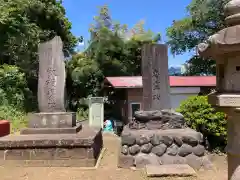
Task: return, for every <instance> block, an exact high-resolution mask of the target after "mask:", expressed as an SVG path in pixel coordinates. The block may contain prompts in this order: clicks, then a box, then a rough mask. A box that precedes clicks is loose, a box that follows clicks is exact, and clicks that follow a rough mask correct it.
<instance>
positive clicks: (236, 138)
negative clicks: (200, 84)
mask: <svg viewBox="0 0 240 180" xmlns="http://www.w3.org/2000/svg"><path fill="white" fill-rule="evenodd" d="M224 12H225V15H226V19H225V23H226V25H227V27H226V28H225V29H223V30H220V31H219V32H217V33H216V34H214V35H212V36H210V37H209V38H208V40H207V41H206V42H204V43H201V44H199V45H198V47H197V48H198V52H199V55H200V56H202V57H205V58H212V59H214V60H216V70H217V71H216V72H217V75H216V78H217V86H216V92H214V93H211V94H210V95H209V96H208V101H209V103H210V104H212V105H213V106H215V107H217V108H218V109H219V110H221V111H223V112H225V113H226V114H227V115H228V120H227V123H228V130H227V132H228V145H227V148H226V150H227V154H228V179H229V180H236V179H240V0H232V1H230V2H229V3H227V4H226V6H225V8H224Z"/></svg>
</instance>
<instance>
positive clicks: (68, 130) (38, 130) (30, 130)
mask: <svg viewBox="0 0 240 180" xmlns="http://www.w3.org/2000/svg"><path fill="white" fill-rule="evenodd" d="M81 129H82V124H77V125H76V126H75V127H69V128H25V129H22V130H21V132H20V134H76V133H78V132H79V131H80V130H81Z"/></svg>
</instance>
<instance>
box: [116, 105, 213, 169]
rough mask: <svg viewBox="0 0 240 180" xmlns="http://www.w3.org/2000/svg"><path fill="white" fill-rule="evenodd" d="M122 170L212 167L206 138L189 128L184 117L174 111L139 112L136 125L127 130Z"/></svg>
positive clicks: (122, 156) (122, 146) (128, 126)
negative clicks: (168, 165)
mask: <svg viewBox="0 0 240 180" xmlns="http://www.w3.org/2000/svg"><path fill="white" fill-rule="evenodd" d="M121 140H122V143H121V147H120V148H121V150H120V155H119V164H118V166H119V167H122V168H129V167H132V166H135V167H137V168H144V167H145V166H146V165H149V164H150V165H154V166H159V165H166V164H188V165H190V166H191V167H193V168H194V169H197V170H198V169H200V168H206V169H209V168H212V167H213V165H212V163H211V162H210V161H209V160H208V157H207V156H206V154H205V148H204V146H203V135H202V134H201V133H199V132H196V131H194V130H193V129H189V128H187V127H186V125H185V120H184V117H183V116H182V115H181V114H180V113H177V112H174V111H171V110H161V111H138V112H136V113H135V122H130V123H129V124H128V125H126V126H125V127H124V130H123V132H122V136H121Z"/></svg>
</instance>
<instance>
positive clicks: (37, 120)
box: [28, 112, 76, 128]
mask: <svg viewBox="0 0 240 180" xmlns="http://www.w3.org/2000/svg"><path fill="white" fill-rule="evenodd" d="M28 119H29V124H28V127H29V128H69V127H74V126H76V113H74V112H48V113H46V112H41V113H34V114H29V115H28Z"/></svg>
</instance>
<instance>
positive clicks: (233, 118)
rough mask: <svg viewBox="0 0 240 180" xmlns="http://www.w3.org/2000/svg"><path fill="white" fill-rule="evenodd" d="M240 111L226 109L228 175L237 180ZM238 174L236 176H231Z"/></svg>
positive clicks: (239, 160)
mask: <svg viewBox="0 0 240 180" xmlns="http://www.w3.org/2000/svg"><path fill="white" fill-rule="evenodd" d="M239 118H240V111H239V112H238V111H237V110H236V111H235V112H233V110H232V112H230V111H228V145H227V147H226V150H227V154H228V177H229V179H231V180H237V179H238V178H240V177H239V173H240V171H239V168H240V149H239V147H240V141H239V137H240V131H239V130H240V121H239ZM236 175H238V178H233V177H234V176H236Z"/></svg>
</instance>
